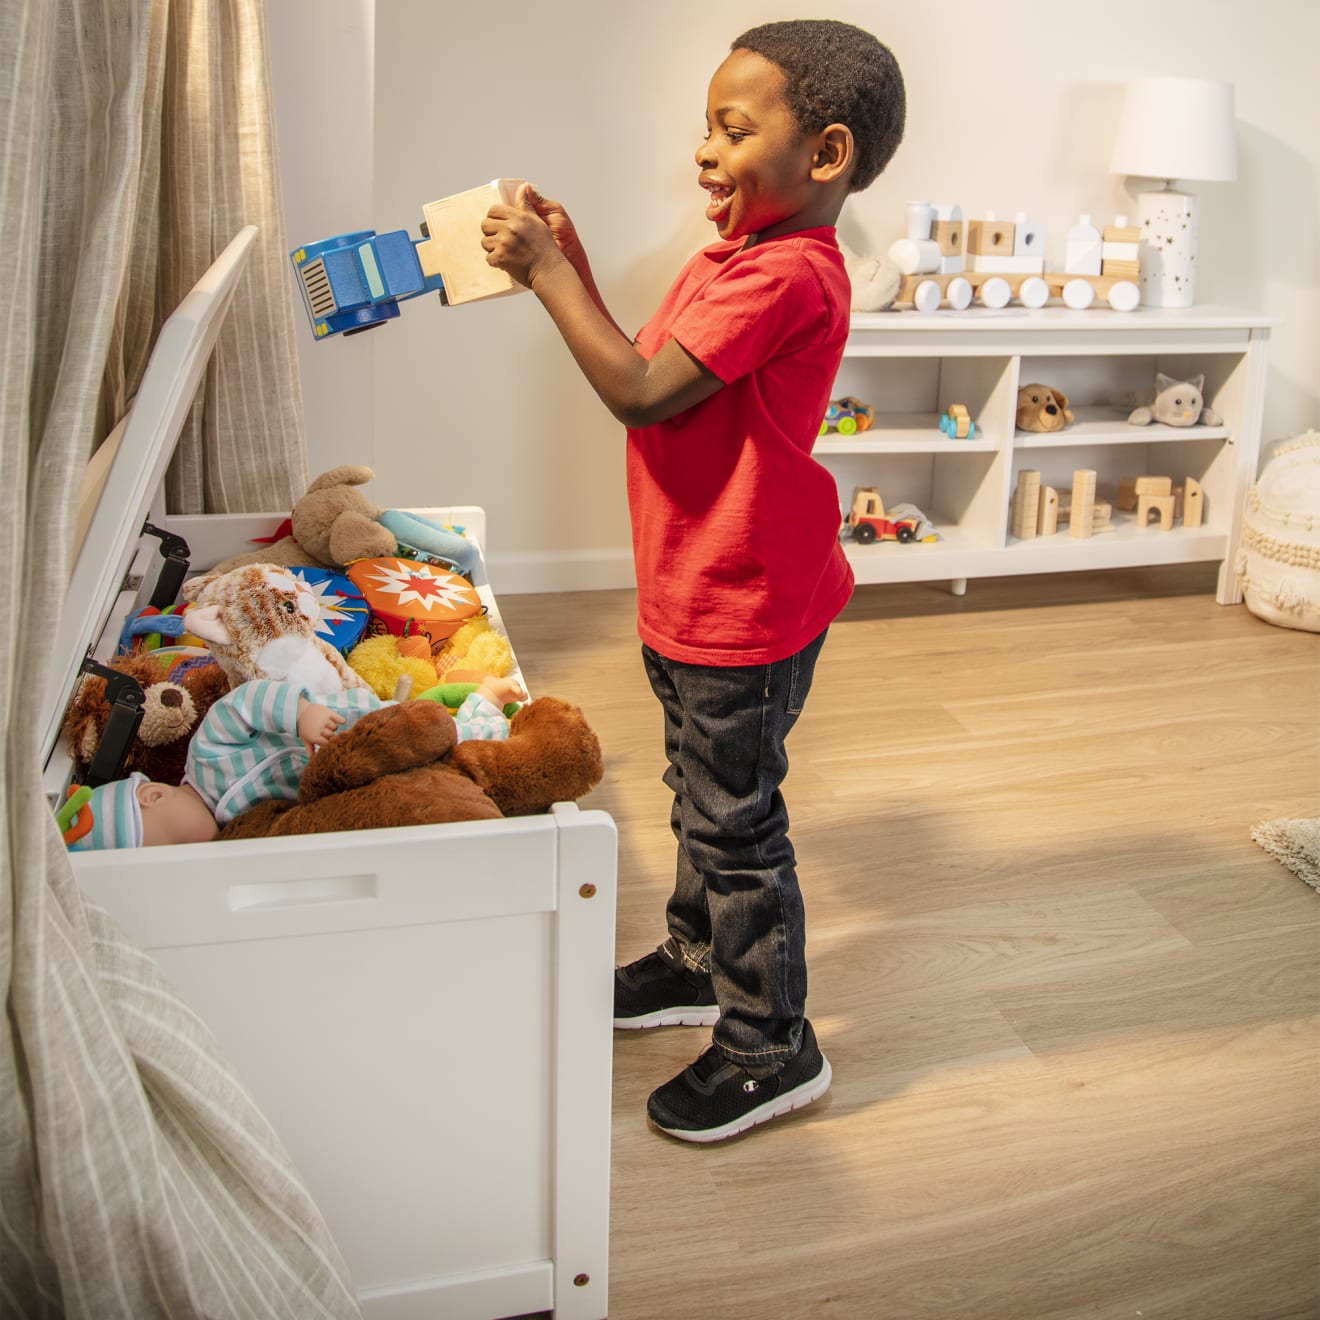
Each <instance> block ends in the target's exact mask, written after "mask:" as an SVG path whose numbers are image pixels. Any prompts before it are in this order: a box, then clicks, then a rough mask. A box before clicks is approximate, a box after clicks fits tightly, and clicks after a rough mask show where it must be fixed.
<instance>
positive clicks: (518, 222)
mask: <svg viewBox="0 0 1320 1320" xmlns="http://www.w3.org/2000/svg"><path fill="white" fill-rule="evenodd" d="M538 201H539V203H540V206H539V207H538V206H537V202H538ZM543 211H544V212H548V213H549V214H550V215H551V216H552V217H553V216H554V215H555V214H556V213H558V214H559V215H563V208H562V207H559V206H558V205H557V203H553V202H546V201H545V199H544V198H539V197H537V198H536V199H535V200H534V199H533V197H532V196H531V195H529V193H528V192H527V191H524V192H523V193H522V195H521V199H520V204H519V205H517V206H494V207H492V208H491V210H490V213H489V214H488V216H487V218H486V220H485V222H484V223H483V224H482V232H483V234H484V235H485V237H484V239H483V242H482V246H483V247H484V248H485V249H486V252H487V253H488V256H487V260H488V261H489V262H490V264H491V265H492V266H497V267H499V268H500V269H501V270H507V271H508V272H509V274H510V275H512V276H513V277H514V279H516V280H517V281H518V282H519V283H520V284H525V285H526V286H527V287H528V288H529V289H531V291H532V292H533V293H534V294H536V296H537V298H538V299H540V301H541V304H542V306H544V307H545V309H546V311H548V312H549V313H550V317H551V319H552V320H553V321H554V323H555V326H556V328H557V329H558V330H559V333H560V334H561V335H562V336H563V339H564V342H565V343H566V344H567V345H568V348H569V351H570V352H571V353H572V354H573V357H574V358H575V359H576V361H577V364H578V366H579V367H580V368H581V369H582V374H583V375H584V376H586V378H587V380H588V382H589V383H590V385H591V387H592V388H593V389H594V390H595V391H596V393H597V394H598V395H599V396H600V399H601V402H602V403H604V404H605V406H606V407H607V408H608V409H609V410H610V412H612V413H613V414H614V416H615V417H617V418H618V419H619V421H621V422H622V423H623V424H624V425H625V426H632V427H641V426H652V425H654V424H655V423H656V422H663V421H666V420H668V419H669V418H670V417H673V416H675V415H676V414H677V413H680V412H683V411H685V410H686V409H688V408H691V407H692V406H693V405H695V404H698V403H700V402H701V401H702V400H703V399H708V398H709V397H710V396H711V395H712V394H714V393H715V392H716V391H717V390H718V389H720V388H721V386H722V385H723V383H724V382H723V381H721V380H720V378H719V377H718V376H717V375H715V373H714V372H713V371H710V370H708V369H707V368H706V367H705V366H703V365H702V364H701V363H700V362H698V361H697V359H696V358H694V357H693V356H692V355H691V354H689V353H688V352H687V350H686V349H684V348H683V347H682V345H681V344H679V343H678V342H677V341H675V340H670V341H669V342H668V343H666V344H665V345H664V346H663V347H662V348H661V349H660V351H659V352H658V353H657V354H656V355H655V356H654V357H653V358H651V359H649V360H648V359H646V358H644V357H643V356H642V355H641V353H639V352H638V351H637V349H636V348H635V347H634V346H633V345H632V343H631V342H629V340H628V337H627V336H626V335H625V334H624V333H623V331H622V330H620V329H619V327H618V326H617V325H616V324H615V322H614V321H613V319H612V318H611V317H610V315H609V313H608V312H607V311H606V310H605V308H604V304H603V303H602V301H601V299H600V294H599V292H598V291H597V290H596V287H595V282H594V280H592V279H591V272H590V267H589V266H588V265H587V263H586V257H585V254H583V253H582V250H581V245H580V244H578V243H577V241H576V234H575V233H574V234H573V235H572V243H571V244H570V245H569V246H568V250H567V251H566V250H565V249H563V248H561V247H560V245H559V242H558V241H557V237H558V236H557V235H556V233H555V231H554V226H553V224H552V223H550V221H549V220H547V219H546V218H545V217H544V215H543ZM563 222H564V224H566V225H567V227H568V231H571V230H572V225H571V222H569V221H568V217H567V216H566V215H563ZM563 232H565V231H564V230H562V229H561V233H563ZM575 253H576V255H574V254H575ZM583 271H585V272H586V277H585V279H584V276H583Z"/></svg>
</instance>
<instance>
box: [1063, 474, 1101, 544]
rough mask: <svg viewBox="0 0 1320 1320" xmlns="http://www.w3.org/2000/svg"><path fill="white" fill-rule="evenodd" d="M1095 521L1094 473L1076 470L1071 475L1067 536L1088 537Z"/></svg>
mask: <svg viewBox="0 0 1320 1320" xmlns="http://www.w3.org/2000/svg"><path fill="white" fill-rule="evenodd" d="M1094 521H1095V471H1094V469H1092V468H1078V469H1077V471H1075V472H1074V473H1073V486H1072V499H1071V500H1070V501H1069V503H1068V535H1069V536H1072V537H1077V538H1079V539H1081V538H1084V537H1087V536H1090V535H1091V532H1092V530H1093V526H1094Z"/></svg>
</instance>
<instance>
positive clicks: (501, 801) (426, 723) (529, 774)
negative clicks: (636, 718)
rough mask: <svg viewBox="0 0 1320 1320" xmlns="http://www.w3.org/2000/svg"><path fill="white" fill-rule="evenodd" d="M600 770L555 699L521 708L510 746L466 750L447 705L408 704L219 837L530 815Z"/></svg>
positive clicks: (582, 724) (357, 731) (569, 708)
mask: <svg viewBox="0 0 1320 1320" xmlns="http://www.w3.org/2000/svg"><path fill="white" fill-rule="evenodd" d="M602 773H603V765H602V761H601V752H600V743H599V741H598V740H597V738H596V735H595V733H593V732H592V730H591V728H590V726H589V725H588V724H587V721H586V718H585V717H584V716H583V714H582V712H581V711H580V710H579V709H578V708H577V707H576V706H574V705H571V704H570V703H569V702H567V701H562V700H560V699H559V698H557V697H539V698H538V699H537V700H536V701H532V702H529V703H528V704H527V705H525V706H523V707H522V708H521V709H520V710H519V711H518V712H517V713H516V714H515V715H514V716H513V718H512V719H511V720H510V722H509V736H508V738H507V739H504V740H491V741H482V740H478V739H474V740H472V741H468V742H462V743H460V742H458V741H457V734H456V731H455V726H454V720H453V717H452V716H451V715H450V714H449V712H448V711H447V710H445V708H444V707H443V706H441V705H438V704H437V703H436V702H432V701H404V702H400V703H399V704H398V705H395V706H383V707H381V709H380V710H376V711H372V712H371V713H370V714H367V715H363V716H362V717H361V718H360V719H359V720H358V721H357V722H356V723H355V724H353V725H352V726H350V727H349V728H347V729H345V730H344V731H343V732H341V733H337V734H335V736H334V737H333V738H331V739H330V741H329V742H327V743H326V744H325V745H324V746H323V747H321V748H319V749H318V750H317V751H316V752H315V753H314V754H313V756H312V758H311V760H310V761H309V762H308V764H307V768H306V769H305V770H304V771H303V776H302V782H301V786H300V789H299V794H298V801H297V802H278V801H275V802H263V803H260V804H259V805H258V806H255V807H253V808H251V809H250V810H249V811H246V812H244V813H243V814H242V815H241V816H237V817H235V819H233V820H231V821H230V822H229V823H228V824H227V825H226V826H225V827H224V828H223V829H222V830H221V831H220V838H221V839H254V838H270V837H274V836H276V835H286V834H320V833H325V832H327V831H333V830H359V829H377V828H385V827H389V826H397V825H433V824H438V823H441V822H445V821H456V820H497V819H499V818H500V817H502V816H530V815H535V814H536V813H538V812H543V811H548V810H549V809H550V806H551V804H552V803H555V802H569V801H574V800H575V799H577V798H579V797H581V796H583V794H585V793H588V792H590V790H591V789H592V788H594V787H595V786H596V785H597V784H598V783H599V782H600V779H601V775H602Z"/></svg>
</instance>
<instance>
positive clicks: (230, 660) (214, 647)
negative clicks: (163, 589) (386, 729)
mask: <svg viewBox="0 0 1320 1320" xmlns="http://www.w3.org/2000/svg"><path fill="white" fill-rule="evenodd" d="M183 596H184V599H185V600H188V601H191V602H192V605H193V607H192V609H190V610H189V611H188V613H187V615H186V616H185V617H186V618H187V620H188V630H189V632H191V633H192V634H193V635H194V636H196V637H200V638H201V639H202V640H203V641H204V642H205V643H206V645H207V647H208V649H209V650H210V651H211V654H212V655H214V656H215V658H216V660H217V661H219V663H220V667H221V668H222V669H223V670H224V671H225V673H226V674H228V675H229V679H230V682H231V683H233V685H234V686H235V687H237V686H238V684H240V683H246V682H248V681H249V680H250V679H255V678H270V679H276V680H278V681H280V682H287V683H298V684H300V685H301V686H303V687H305V688H306V689H307V690H308V692H310V693H311V694H312V695H313V696H325V695H328V694H330V693H335V692H344V691H346V690H347V689H349V688H359V687H361V688H364V687H367V686H368V685H367V682H366V680H365V679H363V678H361V677H360V676H359V675H358V674H356V673H354V672H353V670H351V669H350V668H349V667H348V665H347V664H346V663H345V661H344V657H343V656H342V655H340V654H339V652H338V651H336V650H335V649H334V647H332V646H331V645H329V643H327V642H325V641H323V640H322V639H321V638H320V637H318V636H317V635H316V620H317V618H318V616H319V614H320V606H318V605H317V603H316V597H315V596H313V595H312V593H311V592H310V591H308V590H307V587H306V585H305V584H304V583H302V582H300V581H299V580H298V579H297V578H296V577H294V575H293V574H292V573H290V572H289V571H288V570H287V569H284V568H281V567H280V566H279V565H278V564H244V565H242V566H241V567H239V568H234V569H230V570H229V571H228V572H227V573H206V574H203V575H202V576H201V577H196V578H193V579H192V580H191V581H190V582H185V583H184V586H183Z"/></svg>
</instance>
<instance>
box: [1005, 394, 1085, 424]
mask: <svg viewBox="0 0 1320 1320" xmlns="http://www.w3.org/2000/svg"><path fill="white" fill-rule="evenodd" d="M1072 419H1073V415H1072V413H1071V412H1070V411H1069V409H1068V396H1067V395H1066V394H1065V393H1064V392H1063V391H1062V390H1056V389H1051V388H1050V386H1048V385H1023V386H1022V388H1021V389H1020V390H1018V397H1017V426H1018V430H1019V431H1062V430H1063V428H1064V427H1065V426H1067V425H1068V423H1069V422H1071V421H1072Z"/></svg>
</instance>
